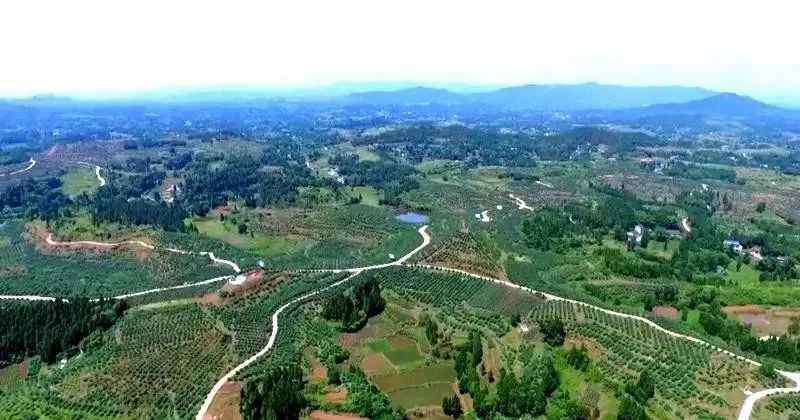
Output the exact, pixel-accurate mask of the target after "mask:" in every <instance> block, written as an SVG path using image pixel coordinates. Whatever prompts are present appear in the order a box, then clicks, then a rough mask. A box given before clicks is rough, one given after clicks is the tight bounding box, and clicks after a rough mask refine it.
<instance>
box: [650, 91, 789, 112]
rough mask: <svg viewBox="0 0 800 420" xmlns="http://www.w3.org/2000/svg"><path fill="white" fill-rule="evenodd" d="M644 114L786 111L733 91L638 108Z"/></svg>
mask: <svg viewBox="0 0 800 420" xmlns="http://www.w3.org/2000/svg"><path fill="white" fill-rule="evenodd" d="M638 112H640V113H641V114H644V115H722V116H730V117H750V116H757V115H765V114H775V113H779V112H788V110H784V109H782V108H778V107H776V106H772V105H768V104H765V103H763V102H760V101H757V100H755V99H753V98H750V97H747V96H741V95H736V94H734V93H721V94H718V95H714V96H710V97H708V98H703V99H698V100H695V101H689V102H684V103H667V104H659V105H651V106H649V107H645V108H644V109H641V110H638Z"/></svg>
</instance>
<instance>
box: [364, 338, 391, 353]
mask: <svg viewBox="0 0 800 420" xmlns="http://www.w3.org/2000/svg"><path fill="white" fill-rule="evenodd" d="M367 347H369V348H370V350H372V351H374V352H377V353H385V352H387V351H389V350H391V346H390V345H389V340H387V339H385V338H381V339H380V340H376V341H373V342H371V343H369V344H367Z"/></svg>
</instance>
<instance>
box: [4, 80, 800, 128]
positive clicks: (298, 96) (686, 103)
mask: <svg viewBox="0 0 800 420" xmlns="http://www.w3.org/2000/svg"><path fill="white" fill-rule="evenodd" d="M407 86H409V84H408V83H407V82H402V83H401V82H398V83H395V84H391V83H384V84H377V83H373V84H369V83H366V84H353V85H349V84H342V85H331V86H328V87H318V88H306V89H297V90H291V89H288V88H287V89H283V90H277V89H273V90H270V89H265V88H253V87H246V86H241V87H231V88H227V89H226V88H219V89H191V88H189V89H178V90H169V91H154V92H142V93H140V94H137V95H136V96H135V98H129V99H127V100H126V99H123V98H119V99H117V101H118V102H126V101H133V102H142V103H162V102H163V103H173V104H189V103H206V104H212V103H228V104H236V103H239V104H259V103H264V102H265V101H267V102H276V103H280V102H283V101H291V102H308V103H316V104H320V105H323V106H324V105H325V104H333V105H336V104H339V105H369V106H379V107H417V106H422V107H425V106H436V107H453V108H454V112H459V111H460V110H464V109H476V108H484V109H486V110H490V111H509V112H519V111H534V112H536V111H540V112H571V113H576V112H593V113H595V114H596V115H597V116H598V117H599V118H604V117H609V118H612V119H618V118H623V119H629V118H638V117H658V116H662V115H663V116H671V115H716V116H728V117H755V116H776V117H781V118H784V117H786V118H791V119H798V115H800V112H798V111H797V110H787V109H783V108H779V107H776V106H772V105H768V104H765V103H763V102H759V101H757V100H755V99H752V98H749V97H746V96H740V95H736V94H733V93H720V92H715V91H711V90H708V89H703V88H698V87H684V86H647V87H633V86H619V85H604V84H598V83H582V84H562V85H523V86H514V87H505V88H489V87H486V86H484V87H469V86H466V85H464V86H460V87H459V86H457V85H452V86H448V87H449V88H448V89H444V88H433V87H407ZM359 88H360V89H364V90H363V91H358V89H359ZM95 101H98V102H103V100H102V99H96V100H95ZM7 102H8V101H7ZM10 102H11V103H18V104H25V105H69V98H66V97H54V96H48V95H40V96H38V97H33V98H28V99H20V100H13V101H10ZM80 102H81V101H76V102H75V103H74V104H73V105H72V106H79V104H80Z"/></svg>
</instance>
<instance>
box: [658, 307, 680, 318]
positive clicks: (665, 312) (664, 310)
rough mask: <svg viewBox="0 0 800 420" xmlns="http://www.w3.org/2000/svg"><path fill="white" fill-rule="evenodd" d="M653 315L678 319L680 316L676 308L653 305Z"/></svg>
mask: <svg viewBox="0 0 800 420" xmlns="http://www.w3.org/2000/svg"><path fill="white" fill-rule="evenodd" d="M653 315H655V316H660V317H662V318H669V319H678V318H680V316H681V314H680V312H678V309H676V308H674V307H672V306H654V307H653Z"/></svg>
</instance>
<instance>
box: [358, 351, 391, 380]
mask: <svg viewBox="0 0 800 420" xmlns="http://www.w3.org/2000/svg"><path fill="white" fill-rule="evenodd" d="M361 370H363V371H364V373H366V374H367V375H370V376H372V375H377V374H379V373H384V372H390V371H392V370H394V368H393V367H392V365H391V364H390V363H389V361H388V360H386V357H384V356H383V353H370V354H368V355H367V356H366V357H364V359H362V360H361Z"/></svg>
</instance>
